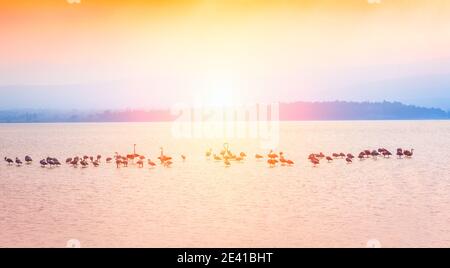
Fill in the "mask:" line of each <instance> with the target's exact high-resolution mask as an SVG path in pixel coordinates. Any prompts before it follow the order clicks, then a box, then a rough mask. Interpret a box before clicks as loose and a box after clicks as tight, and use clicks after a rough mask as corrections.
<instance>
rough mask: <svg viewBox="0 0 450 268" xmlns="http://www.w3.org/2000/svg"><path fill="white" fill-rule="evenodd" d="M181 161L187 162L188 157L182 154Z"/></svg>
mask: <svg viewBox="0 0 450 268" xmlns="http://www.w3.org/2000/svg"><path fill="white" fill-rule="evenodd" d="M181 159H183V162H184V161H186V156H185V155H184V154H182V155H181Z"/></svg>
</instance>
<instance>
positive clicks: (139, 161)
mask: <svg viewBox="0 0 450 268" xmlns="http://www.w3.org/2000/svg"><path fill="white" fill-rule="evenodd" d="M136 164H138V167H140V168H142V167H144V160H142V159H139V160H138V161H137V162H136Z"/></svg>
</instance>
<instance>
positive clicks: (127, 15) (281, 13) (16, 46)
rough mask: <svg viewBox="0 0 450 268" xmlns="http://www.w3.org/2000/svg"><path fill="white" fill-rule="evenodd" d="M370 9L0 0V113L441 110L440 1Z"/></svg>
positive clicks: (349, 0)
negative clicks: (233, 106)
mask: <svg viewBox="0 0 450 268" xmlns="http://www.w3.org/2000/svg"><path fill="white" fill-rule="evenodd" d="M69 1H74V2H76V0H69ZM371 2H375V3H371ZM376 2H377V1H375V0H339V1H332V0H296V1H294V0H267V1H264V0H165V1H163V0H159V1H138V0H127V1H119V0H81V2H80V3H78V4H77V3H73V4H70V3H68V1H67V0H1V1H0V91H1V92H0V93H1V94H2V97H1V98H0V108H14V107H18V108H36V107H37V108H45V107H48V108H63V107H66V108H67V107H70V108H96V107H102V108H108V107H111V108H119V107H164V106H166V107H167V106H170V105H172V104H174V103H176V102H191V101H193V100H195V99H199V98H202V100H203V101H206V102H211V103H223V102H249V101H294V100H335V99H340V100H357V101H360V100H383V99H386V100H399V101H404V102H407V103H412V104H420V105H426V106H437V107H442V108H446V109H450V105H449V103H450V78H448V77H450V76H449V74H450V1H447V0H381V2H380V3H376ZM27 92H29V93H30V94H27ZM77 93H79V94H77ZM36 96H39V98H36ZM1 99H3V101H2V100H1Z"/></svg>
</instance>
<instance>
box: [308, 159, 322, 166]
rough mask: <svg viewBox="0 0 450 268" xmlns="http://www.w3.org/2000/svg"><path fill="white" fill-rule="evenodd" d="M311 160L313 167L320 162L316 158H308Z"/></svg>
mask: <svg viewBox="0 0 450 268" xmlns="http://www.w3.org/2000/svg"><path fill="white" fill-rule="evenodd" d="M310 160H311V163H313V166H314V167H316V166H317V165H318V164H320V161H319V159H317V158H315V157H314V158H311V159H310Z"/></svg>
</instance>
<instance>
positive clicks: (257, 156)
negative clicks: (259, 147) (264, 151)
mask: <svg viewBox="0 0 450 268" xmlns="http://www.w3.org/2000/svg"><path fill="white" fill-rule="evenodd" d="M255 158H256V159H262V158H264V156H262V155H260V154H255Z"/></svg>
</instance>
